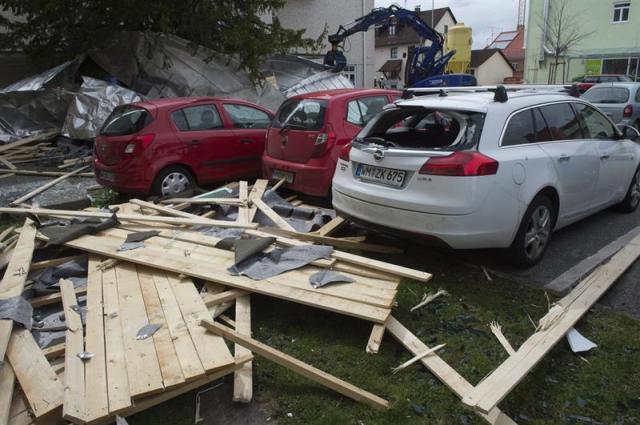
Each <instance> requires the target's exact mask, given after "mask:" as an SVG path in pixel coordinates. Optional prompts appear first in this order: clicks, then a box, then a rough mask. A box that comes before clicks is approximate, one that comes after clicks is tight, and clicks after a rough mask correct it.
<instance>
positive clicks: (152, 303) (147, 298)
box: [138, 266, 185, 389]
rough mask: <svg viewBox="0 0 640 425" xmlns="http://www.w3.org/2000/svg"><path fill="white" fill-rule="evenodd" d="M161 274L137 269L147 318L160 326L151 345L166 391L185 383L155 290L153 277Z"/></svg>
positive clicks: (141, 268)
mask: <svg viewBox="0 0 640 425" xmlns="http://www.w3.org/2000/svg"><path fill="white" fill-rule="evenodd" d="M156 273H162V272H159V271H155V270H153V269H149V268H146V267H141V266H139V267H138V279H140V289H141V290H142V297H143V298H144V305H145V308H146V310H147V317H148V318H149V322H150V323H155V324H158V325H160V326H161V327H160V329H158V330H157V331H156V333H154V334H153V343H154V344H155V346H156V354H157V355H158V363H159V365H160V371H161V372H162V381H163V383H164V388H165V389H168V388H171V387H174V386H176V385H180V384H182V383H184V382H185V378H184V375H183V374H182V368H181V367H180V360H178V355H177V354H176V350H175V348H174V346H173V341H172V340H171V335H170V334H169V327H168V325H167V320H166V319H165V317H164V312H163V311H162V303H161V302H160V297H159V296H158V291H157V290H156V284H155V282H154V280H153V276H154V275H155V274H156Z"/></svg>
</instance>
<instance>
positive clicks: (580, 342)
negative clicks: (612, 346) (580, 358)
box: [567, 328, 598, 353]
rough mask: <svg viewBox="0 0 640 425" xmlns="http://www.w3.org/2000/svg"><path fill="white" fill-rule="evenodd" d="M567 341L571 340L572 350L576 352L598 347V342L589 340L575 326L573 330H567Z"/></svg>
mask: <svg viewBox="0 0 640 425" xmlns="http://www.w3.org/2000/svg"><path fill="white" fill-rule="evenodd" d="M567 341H569V346H570V347H571V351H573V352H574V353H583V352H585V351H589V350H591V349H592V348H596V347H598V345H597V344H595V343H593V342H592V341H589V340H588V339H587V338H585V337H584V336H583V335H582V334H581V333H580V332H578V331H577V330H576V329H575V328H571V330H570V331H569V332H567Z"/></svg>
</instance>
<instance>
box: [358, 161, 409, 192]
mask: <svg viewBox="0 0 640 425" xmlns="http://www.w3.org/2000/svg"><path fill="white" fill-rule="evenodd" d="M406 175H407V172H406V171H404V170H394V169H393V168H383V167H376V166H374V165H367V164H358V167H357V168H356V177H358V178H360V179H362V180H366V181H370V182H375V183H380V184H384V185H387V186H393V187H402V185H403V184H404V178H405V177H406Z"/></svg>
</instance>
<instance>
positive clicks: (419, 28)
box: [324, 5, 455, 86]
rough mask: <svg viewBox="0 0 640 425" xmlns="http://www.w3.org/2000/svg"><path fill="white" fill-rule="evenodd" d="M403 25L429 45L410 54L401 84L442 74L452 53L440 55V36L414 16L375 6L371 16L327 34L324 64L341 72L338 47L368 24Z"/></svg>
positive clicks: (342, 60) (343, 60) (344, 62)
mask: <svg viewBox="0 0 640 425" xmlns="http://www.w3.org/2000/svg"><path fill="white" fill-rule="evenodd" d="M381 24H391V25H397V24H403V25H407V26H409V27H411V28H412V29H413V30H414V31H415V32H416V33H417V34H418V36H419V37H420V38H422V39H424V40H429V41H431V45H429V46H420V47H416V48H414V50H413V52H412V53H413V54H411V55H410V57H409V61H408V63H407V67H406V75H405V81H406V82H407V84H408V85H410V86H411V85H413V84H414V83H417V82H419V81H421V80H424V79H425V78H429V77H432V76H434V75H439V74H442V73H443V72H444V69H445V67H446V66H447V63H448V62H449V60H450V59H451V57H452V56H453V55H454V54H455V51H450V52H448V53H446V54H445V53H444V38H443V37H442V34H440V33H439V32H438V31H436V30H434V29H433V28H431V27H430V26H429V25H427V24H426V23H425V22H424V21H423V20H422V19H421V18H420V16H418V14H417V13H415V12H413V11H411V10H407V9H403V8H400V7H398V6H396V5H391V6H389V7H378V8H375V9H373V10H372V11H371V13H369V14H367V15H365V16H361V17H360V18H358V19H356V20H355V21H353V22H352V23H350V24H347V26H342V25H341V26H340V28H338V31H337V32H336V33H335V34H331V35H329V43H330V44H331V50H330V51H329V52H327V54H326V55H325V56H324V64H325V65H328V66H331V67H332V68H333V69H334V70H335V71H336V72H339V71H342V70H343V69H344V67H345V66H346V65H347V59H346V57H345V56H344V53H342V51H341V50H340V45H341V44H342V43H343V42H344V41H345V40H346V39H347V38H348V37H350V36H351V35H353V34H355V33H358V32H365V31H367V30H368V29H369V28H370V27H371V26H372V25H381Z"/></svg>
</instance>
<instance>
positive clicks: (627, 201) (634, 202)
mask: <svg viewBox="0 0 640 425" xmlns="http://www.w3.org/2000/svg"><path fill="white" fill-rule="evenodd" d="M638 205H640V167H638V169H637V170H636V171H635V173H634V174H633V178H632V179H631V183H630V184H629V189H627V194H626V195H625V197H624V199H623V200H622V202H620V203H619V204H618V205H616V209H617V210H618V211H620V212H623V213H632V212H634V211H635V210H637V209H638Z"/></svg>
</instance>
